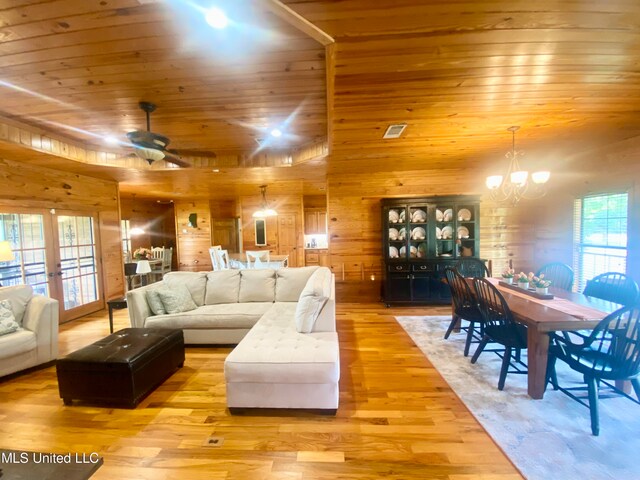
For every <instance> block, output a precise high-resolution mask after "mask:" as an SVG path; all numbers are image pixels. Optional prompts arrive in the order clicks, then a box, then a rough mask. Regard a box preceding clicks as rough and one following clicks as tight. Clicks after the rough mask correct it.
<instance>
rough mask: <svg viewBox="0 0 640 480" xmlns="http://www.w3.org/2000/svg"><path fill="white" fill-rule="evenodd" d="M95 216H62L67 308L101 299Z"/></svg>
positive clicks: (63, 273) (63, 265) (59, 233)
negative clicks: (97, 265)
mask: <svg viewBox="0 0 640 480" xmlns="http://www.w3.org/2000/svg"><path fill="white" fill-rule="evenodd" d="M93 228H94V225H93V218H92V217H81V216H67V215H59V216H58V236H59V242H60V263H61V270H62V278H63V280H62V289H63V299H64V309H65V310H69V309H72V308H75V307H79V306H81V305H85V304H87V303H91V302H95V301H96V300H98V275H97V271H96V261H95V240H94V232H93Z"/></svg>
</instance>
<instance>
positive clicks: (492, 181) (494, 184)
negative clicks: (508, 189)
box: [487, 175, 502, 190]
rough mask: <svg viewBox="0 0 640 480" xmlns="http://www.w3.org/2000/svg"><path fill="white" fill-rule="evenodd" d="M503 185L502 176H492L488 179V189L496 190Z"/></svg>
mask: <svg viewBox="0 0 640 480" xmlns="http://www.w3.org/2000/svg"><path fill="white" fill-rule="evenodd" d="M500 185H502V175H491V176H490V177H487V188H488V189H490V190H495V189H497V188H500Z"/></svg>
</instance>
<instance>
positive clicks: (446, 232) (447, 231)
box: [442, 225, 453, 240]
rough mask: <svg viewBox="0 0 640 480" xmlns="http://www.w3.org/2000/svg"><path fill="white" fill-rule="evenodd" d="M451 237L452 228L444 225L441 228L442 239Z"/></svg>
mask: <svg viewBox="0 0 640 480" xmlns="http://www.w3.org/2000/svg"><path fill="white" fill-rule="evenodd" d="M452 238H453V228H451V227H450V226H449V225H447V226H446V227H444V228H443V229H442V239H443V240H450V239H452Z"/></svg>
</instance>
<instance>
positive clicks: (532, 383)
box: [466, 278, 621, 399]
mask: <svg viewBox="0 0 640 480" xmlns="http://www.w3.org/2000/svg"><path fill="white" fill-rule="evenodd" d="M466 280H467V282H468V283H469V286H470V287H471V291H472V292H475V290H474V287H473V279H472V278H468V279H466ZM489 280H490V281H491V282H492V283H493V284H494V285H495V286H496V287H497V288H498V290H500V293H501V294H502V296H503V297H504V299H505V300H506V302H507V305H508V306H509V309H510V310H511V313H512V314H513V317H514V320H515V321H516V322H518V323H521V324H523V325H526V326H527V350H528V352H527V358H528V374H527V375H528V384H527V391H528V394H529V396H530V397H531V398H535V399H541V398H543V396H544V391H545V384H546V381H547V378H546V372H547V359H548V356H549V338H550V337H549V333H550V332H562V331H572V330H591V329H593V328H594V327H595V326H596V325H597V324H598V322H599V321H600V320H602V319H603V318H604V317H605V316H607V315H608V314H609V313H611V312H614V311H615V310H617V309H618V308H620V307H621V305H618V304H617V303H613V302H608V301H606V300H602V299H599V298H595V297H588V296H586V295H583V294H581V293H573V292H567V291H566V290H562V289H559V288H550V289H549V293H551V294H553V295H554V300H555V299H560V302H556V303H557V304H560V303H561V304H562V305H561V306H562V308H563V309H564V310H572V305H571V304H573V306H574V307H573V308H574V309H575V312H574V313H573V314H572V313H567V312H566V311H564V312H563V311H561V310H558V309H557V308H554V300H538V299H536V298H533V297H527V296H526V294H524V293H519V292H516V291H513V290H511V289H509V288H507V287H503V286H501V285H500V284H499V280H498V279H489ZM562 299H564V300H566V301H568V302H566V301H563V300H562ZM558 308H559V307H558Z"/></svg>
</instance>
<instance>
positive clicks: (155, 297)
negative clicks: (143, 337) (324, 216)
mask: <svg viewBox="0 0 640 480" xmlns="http://www.w3.org/2000/svg"><path fill="white" fill-rule="evenodd" d="M146 296H147V303H148V304H149V308H150V309H151V311H152V312H153V314H154V315H164V314H165V313H167V311H166V310H165V308H164V304H163V303H162V300H161V299H160V295H159V294H158V291H157V290H156V289H153V290H147V292H146Z"/></svg>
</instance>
